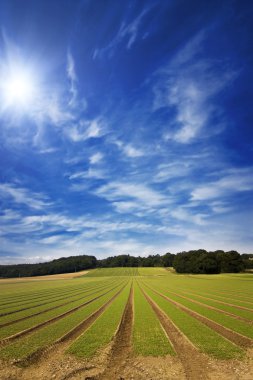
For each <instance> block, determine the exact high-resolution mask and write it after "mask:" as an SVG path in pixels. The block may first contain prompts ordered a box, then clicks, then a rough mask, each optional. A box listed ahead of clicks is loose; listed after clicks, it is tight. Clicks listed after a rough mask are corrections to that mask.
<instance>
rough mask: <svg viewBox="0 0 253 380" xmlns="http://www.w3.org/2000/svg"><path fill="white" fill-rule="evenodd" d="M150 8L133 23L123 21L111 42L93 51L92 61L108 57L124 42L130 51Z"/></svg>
mask: <svg viewBox="0 0 253 380" xmlns="http://www.w3.org/2000/svg"><path fill="white" fill-rule="evenodd" d="M151 8H152V6H151V7H147V8H145V9H144V10H143V11H142V12H141V13H140V14H139V15H138V16H137V17H136V18H135V19H134V20H133V21H131V22H127V21H123V22H122V23H121V25H120V28H119V31H118V33H117V34H116V36H115V37H114V38H113V39H112V40H111V42H110V43H109V44H108V45H107V46H105V47H104V48H101V49H98V48H97V49H95V50H94V53H93V59H96V58H97V57H102V56H103V55H104V54H108V55H109V57H110V56H111V55H112V54H113V53H114V50H115V49H116V48H117V46H118V45H119V44H121V43H123V41H126V48H127V50H130V49H131V48H132V46H133V45H134V43H135V42H136V40H137V37H138V34H139V30H140V27H141V23H142V21H143V18H144V17H145V15H146V14H147V13H148V12H149V11H150V10H151Z"/></svg>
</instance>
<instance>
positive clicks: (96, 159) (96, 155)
mask: <svg viewBox="0 0 253 380" xmlns="http://www.w3.org/2000/svg"><path fill="white" fill-rule="evenodd" d="M103 157H104V155H103V154H102V153H100V152H97V153H94V154H92V156H90V158H89V160H90V163H91V164H92V165H95V164H97V163H99V162H101V161H102V159H103Z"/></svg>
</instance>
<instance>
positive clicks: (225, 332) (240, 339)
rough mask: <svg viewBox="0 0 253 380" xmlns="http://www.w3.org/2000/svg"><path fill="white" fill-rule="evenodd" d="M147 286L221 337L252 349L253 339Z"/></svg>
mask: <svg viewBox="0 0 253 380" xmlns="http://www.w3.org/2000/svg"><path fill="white" fill-rule="evenodd" d="M146 286H147V287H148V288H149V289H151V290H152V291H153V292H155V293H156V294H158V295H160V296H161V297H163V298H164V299H166V300H167V301H169V302H171V303H172V304H174V305H175V306H177V307H178V308H179V309H181V310H183V311H185V312H186V313H188V314H189V315H191V316H192V317H194V318H195V319H197V320H199V321H200V322H202V323H204V324H205V325H206V326H208V327H210V328H211V329H213V330H215V331H216V332H217V333H219V334H220V335H222V336H224V337H225V338H226V339H228V340H230V341H231V342H233V343H235V344H236V345H237V346H240V347H243V348H248V347H252V344H253V340H252V339H250V338H248V337H245V336H243V335H241V334H239V333H237V332H235V331H232V330H230V329H228V328H227V327H224V326H222V325H220V324H219V323H217V322H214V321H212V320H211V319H209V318H207V317H204V316H203V315H201V314H199V313H197V312H196V311H193V310H191V309H189V308H188V307H186V306H184V305H182V304H180V303H179V302H177V301H174V300H172V299H171V298H169V297H167V296H165V295H164V294H162V293H160V292H158V291H157V290H155V289H153V288H151V287H149V286H148V285H146Z"/></svg>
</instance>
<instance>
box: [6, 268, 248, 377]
mask: <svg viewBox="0 0 253 380" xmlns="http://www.w3.org/2000/svg"><path fill="white" fill-rule="evenodd" d="M252 294H253V275H251V274H238V275H237V274H221V275H177V274H176V273H174V272H173V271H172V270H171V269H166V268H104V269H103V268H100V269H95V270H91V271H89V272H87V273H80V277H74V276H71V275H69V276H66V277H65V278H62V277H61V276H59V277H58V278H55V277H54V278H52V279H51V278H50V276H47V278H44V279H41V280H40V279H37V281H34V279H32V280H31V279H28V278H23V279H17V280H16V279H9V280H0V379H1V380H7V379H12V380H14V379H24V380H31V379H42V380H46V379H56V380H65V379H108V380H109V379H110V380H111V379H112V380H113V379H125V380H126V379H137V380H138V379H140V380H142V379H145V380H147V379H153V380H154V379H158V380H159V379H160V380H165V379H179V380H180V379H191V380H196V379H213V380H214V379H234V380H236V379H244V380H249V379H252V378H253V297H252Z"/></svg>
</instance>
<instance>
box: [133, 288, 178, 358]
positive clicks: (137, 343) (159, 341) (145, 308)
mask: <svg viewBox="0 0 253 380" xmlns="http://www.w3.org/2000/svg"><path fill="white" fill-rule="evenodd" d="M133 350H134V352H135V354H137V355H143V356H149V355H150V356H151V355H152V356H165V355H167V354H170V355H173V354H174V350H173V348H172V346H171V344H170V342H169V340H168V338H167V336H166V335H165V332H164V330H163V329H162V327H161V325H160V322H159V321H158V319H157V317H156V315H155V313H154V311H153V309H152V308H151V306H150V305H149V303H148V301H147V300H146V299H145V297H144V295H143V294H142V292H141V290H140V288H139V286H138V285H136V283H135V286H134V328H133Z"/></svg>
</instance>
